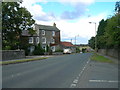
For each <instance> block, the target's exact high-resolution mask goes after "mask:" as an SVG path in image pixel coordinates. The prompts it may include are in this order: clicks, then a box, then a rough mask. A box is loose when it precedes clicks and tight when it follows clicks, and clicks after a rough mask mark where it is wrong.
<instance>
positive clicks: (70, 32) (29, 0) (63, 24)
mask: <svg viewBox="0 0 120 90" xmlns="http://www.w3.org/2000/svg"><path fill="white" fill-rule="evenodd" d="M38 1H41V0H24V2H23V4H22V6H25V7H26V8H27V9H28V10H29V11H30V12H31V14H32V15H33V17H34V19H35V20H36V23H37V24H43V25H53V23H54V22H55V23H56V25H57V27H58V28H59V29H60V30H61V38H62V40H71V39H74V37H75V36H77V35H79V37H80V38H85V39H90V37H92V36H95V25H94V24H89V23H88V22H90V21H91V22H96V23H97V26H98V23H99V21H100V20H101V19H103V18H105V16H106V13H101V14H99V15H97V16H91V17H83V18H78V20H77V21H76V22H74V23H72V22H69V21H67V20H65V19H62V18H60V17H55V15H54V14H53V13H46V12H44V11H43V8H42V7H41V6H40V5H37V4H35V3H36V2H38ZM67 1H68V0H67ZM69 1H71V2H72V1H75V0H69ZM76 1H83V0H76ZM83 2H84V3H86V4H90V3H93V2H94V0H88V1H87V2H86V1H85V0H84V1H83ZM76 5H77V4H76ZM84 10H86V11H88V9H87V8H86V7H85V8H84ZM44 17H45V19H44ZM42 19H43V20H42ZM78 41H80V40H77V41H76V42H78ZM80 43H81V42H80ZM86 43H87V42H86Z"/></svg>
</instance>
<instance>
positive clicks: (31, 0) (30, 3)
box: [21, 0, 56, 21]
mask: <svg viewBox="0 0 120 90" xmlns="http://www.w3.org/2000/svg"><path fill="white" fill-rule="evenodd" d="M43 1H44V3H47V1H46V2H45V0H24V1H23V3H22V5H21V6H24V7H26V8H27V9H28V11H29V12H30V13H31V14H32V15H33V18H34V19H35V20H42V21H50V20H53V19H54V18H56V17H55V15H54V13H52V12H51V13H46V12H44V11H43V8H42V7H41V6H40V5H38V4H36V3H37V2H43Z"/></svg>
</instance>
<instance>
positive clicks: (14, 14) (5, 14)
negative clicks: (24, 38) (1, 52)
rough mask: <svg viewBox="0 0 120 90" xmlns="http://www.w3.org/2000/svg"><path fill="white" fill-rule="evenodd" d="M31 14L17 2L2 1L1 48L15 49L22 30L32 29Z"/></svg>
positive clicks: (18, 44) (19, 41)
mask: <svg viewBox="0 0 120 90" xmlns="http://www.w3.org/2000/svg"><path fill="white" fill-rule="evenodd" d="M34 22H35V21H34V20H33V19H32V15H31V14H30V12H29V11H27V9H26V8H23V7H20V3H19V2H2V37H3V38H2V44H3V49H8V48H6V47H9V49H17V48H18V46H19V47H20V45H21V40H20V39H21V34H22V31H23V30H32V25H33V24H34Z"/></svg>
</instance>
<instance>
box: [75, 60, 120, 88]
mask: <svg viewBox="0 0 120 90" xmlns="http://www.w3.org/2000/svg"><path fill="white" fill-rule="evenodd" d="M76 88H118V64H110V63H101V62H96V61H90V62H89V64H88V65H87V66H86V69H85V70H84V72H83V73H82V75H81V77H80V79H79V82H78V84H77V87H76Z"/></svg>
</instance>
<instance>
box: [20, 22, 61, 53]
mask: <svg viewBox="0 0 120 90" xmlns="http://www.w3.org/2000/svg"><path fill="white" fill-rule="evenodd" d="M33 29H34V30H35V31H36V34H34V35H30V34H29V33H28V31H27V30H24V31H23V32H22V41H24V42H27V43H29V44H30V45H31V46H30V47H29V49H30V52H31V53H32V52H33V51H34V49H35V45H38V44H39V43H40V44H41V46H42V48H43V49H44V50H46V49H47V46H49V47H50V48H51V50H52V51H53V52H55V51H56V47H55V46H53V45H58V44H60V30H59V29H58V28H57V27H56V24H55V23H54V24H53V26H48V25H40V24H34V26H33Z"/></svg>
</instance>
